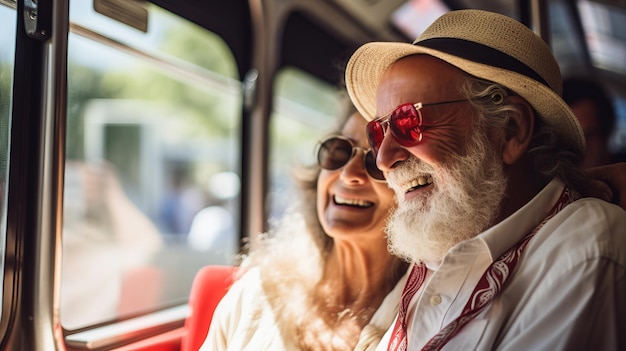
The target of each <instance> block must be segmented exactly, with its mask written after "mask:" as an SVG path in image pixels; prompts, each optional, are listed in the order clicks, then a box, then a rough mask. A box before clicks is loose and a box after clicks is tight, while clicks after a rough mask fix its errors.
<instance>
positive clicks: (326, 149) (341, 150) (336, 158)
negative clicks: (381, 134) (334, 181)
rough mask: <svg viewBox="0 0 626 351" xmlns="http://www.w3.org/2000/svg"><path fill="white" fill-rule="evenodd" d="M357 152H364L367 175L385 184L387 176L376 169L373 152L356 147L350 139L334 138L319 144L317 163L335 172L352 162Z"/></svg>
mask: <svg viewBox="0 0 626 351" xmlns="http://www.w3.org/2000/svg"><path fill="white" fill-rule="evenodd" d="M356 150H362V151H363V164H364V165H365V170H366V171H367V174H368V175H369V176H370V177H371V178H372V179H374V180H375V181H378V182H384V181H385V176H384V174H383V172H382V171H381V170H380V169H378V167H376V158H375V157H374V155H373V154H372V150H366V149H364V148H361V147H358V146H354V144H352V141H350V139H347V138H344V137H342V136H333V137H330V138H328V139H326V140H324V141H322V142H320V143H319V144H318V146H317V152H316V154H317V163H318V164H319V165H320V167H322V168H323V169H326V170H329V171H334V170H336V169H339V168H341V167H343V166H345V165H346V164H347V163H348V162H350V160H351V159H352V157H354V154H355V153H356Z"/></svg>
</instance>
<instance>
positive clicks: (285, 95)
mask: <svg viewBox="0 0 626 351" xmlns="http://www.w3.org/2000/svg"><path fill="white" fill-rule="evenodd" d="M274 92H275V93H276V98H275V101H274V111H273V113H272V116H271V121H270V157H269V158H270V159H269V162H270V190H269V191H270V194H269V210H270V213H269V218H270V222H271V221H272V220H273V219H276V218H280V216H281V215H282V213H283V212H284V210H285V209H286V208H287V207H288V206H289V205H290V204H291V203H293V184H292V179H291V175H290V172H291V170H292V168H293V167H294V166H295V165H298V164H301V165H310V164H313V163H314V162H315V157H314V156H315V155H314V151H315V146H316V143H317V142H318V141H319V140H320V139H321V138H322V137H323V136H324V135H325V134H326V133H328V132H329V131H331V130H333V128H334V127H335V126H336V124H337V122H336V121H337V118H338V117H339V113H341V112H340V111H341V110H342V108H341V107H342V106H341V104H342V103H343V100H342V94H341V93H340V92H339V90H338V89H337V88H336V87H334V86H332V85H330V84H328V83H325V82H322V81H320V80H319V79H317V78H315V77H313V76H311V75H309V74H307V73H306V72H303V71H301V70H298V69H295V68H284V69H282V70H281V71H279V72H278V74H277V78H276V82H275V88H274Z"/></svg>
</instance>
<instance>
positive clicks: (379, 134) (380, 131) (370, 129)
mask: <svg viewBox="0 0 626 351" xmlns="http://www.w3.org/2000/svg"><path fill="white" fill-rule="evenodd" d="M366 131H367V140H368V142H369V144H370V147H371V148H372V151H373V152H374V155H376V154H378V149H380V144H382V142H383V139H384V138H385V129H384V128H383V125H382V123H380V121H371V122H369V123H368V124H367V127H366Z"/></svg>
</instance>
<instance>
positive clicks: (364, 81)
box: [345, 42, 585, 154]
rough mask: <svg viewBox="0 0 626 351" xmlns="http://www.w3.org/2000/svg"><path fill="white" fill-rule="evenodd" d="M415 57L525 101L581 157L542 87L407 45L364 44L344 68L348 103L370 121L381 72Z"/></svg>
mask: <svg viewBox="0 0 626 351" xmlns="http://www.w3.org/2000/svg"><path fill="white" fill-rule="evenodd" d="M415 54H426V55H430V56H433V57H436V58H439V59H441V60H443V61H445V62H447V63H449V64H451V65H453V66H455V67H457V68H459V69H460V70H462V71H464V72H466V73H468V74H470V75H472V76H474V77H478V78H481V79H485V80H488V81H491V82H494V83H498V84H501V85H503V86H505V87H507V88H508V89H510V90H511V91H513V92H514V93H516V94H517V95H519V96H521V97H522V98H524V99H525V100H526V101H528V103H529V104H530V105H531V106H532V107H533V108H534V109H535V111H536V112H537V114H538V115H539V117H540V118H542V120H543V121H544V122H545V123H546V124H548V125H550V126H552V127H553V128H554V130H555V131H556V133H557V135H558V136H559V137H560V138H561V140H562V141H563V142H564V143H565V144H566V145H568V146H569V147H571V148H573V149H574V150H576V151H578V152H580V153H581V154H582V153H583V152H584V150H585V138H584V135H583V134H582V128H581V127H580V123H579V122H578V119H577V118H576V116H575V115H574V114H573V113H572V111H571V109H570V108H569V106H568V105H567V103H565V101H563V99H562V98H561V97H560V96H559V95H558V94H557V93H556V92H554V90H552V89H550V88H549V87H547V86H546V85H544V84H542V83H539V82H537V81H536V80H534V79H532V78H529V77H527V76H525V75H522V74H519V73H516V72H512V71H509V70H507V69H503V68H497V67H493V66H490V65H486V64H482V63H477V62H474V61H470V60H467V59H464V58H461V57H458V56H455V55H451V54H448V53H446V52H442V51H439V50H435V49H431V48H426V47H422V46H419V45H413V44H408V43H394V42H372V43H367V44H365V45H363V46H361V47H360V48H359V49H358V50H357V51H356V52H355V53H354V54H353V55H352V57H351V58H350V61H349V62H348V65H347V66H346V76H345V79H346V87H347V90H348V94H349V95H350V99H351V100H352V102H353V103H354V105H355V107H356V109H357V110H358V111H359V113H360V114H361V115H363V117H365V119H367V120H368V121H371V120H372V119H374V118H375V116H376V90H377V87H378V85H379V83H380V80H381V79H382V76H383V74H384V73H385V71H386V70H387V69H388V68H389V66H390V65H391V64H393V63H394V62H395V61H397V60H399V59H400V58H402V57H406V56H410V55H415Z"/></svg>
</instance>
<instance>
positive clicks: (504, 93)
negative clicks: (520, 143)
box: [462, 77, 588, 191]
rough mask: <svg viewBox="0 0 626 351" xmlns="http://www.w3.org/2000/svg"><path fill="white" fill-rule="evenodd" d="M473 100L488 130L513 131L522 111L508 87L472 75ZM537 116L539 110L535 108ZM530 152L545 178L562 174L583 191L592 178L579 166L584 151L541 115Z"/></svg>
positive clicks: (469, 86)
mask: <svg viewBox="0 0 626 351" xmlns="http://www.w3.org/2000/svg"><path fill="white" fill-rule="evenodd" d="M462 93H464V94H465V95H466V96H467V98H468V99H470V101H471V103H472V104H473V105H474V106H475V107H476V108H477V110H478V113H479V115H480V116H482V118H480V119H479V123H483V124H484V125H485V126H486V127H487V128H488V130H490V131H494V132H496V133H500V135H501V136H503V135H506V134H508V133H510V132H512V131H513V129H514V128H515V127H514V125H513V124H512V123H511V116H512V115H513V114H516V113H521V111H520V108H519V106H517V105H515V104H513V103H511V102H510V101H509V99H508V97H509V96H511V95H515V94H514V93H513V92H511V91H510V90H509V89H507V88H506V87H504V86H502V85H500V84H496V83H493V82H490V81H486V80H483V79H478V78H474V77H469V78H468V79H467V80H466V82H465V84H464V86H463V87H462ZM533 112H534V113H535V116H538V114H537V112H536V111H535V110H534V109H533ZM528 156H529V157H530V158H531V160H532V163H533V165H534V170H535V173H536V174H537V175H538V176H539V177H541V178H542V179H543V180H545V181H549V180H550V179H552V178H554V177H559V178H560V179H562V180H563V181H564V182H565V184H567V185H568V186H570V187H571V188H573V189H575V190H578V191H581V190H583V189H584V188H586V187H587V186H588V180H587V178H585V176H584V174H583V173H582V171H581V170H580V169H579V168H578V165H580V163H581V161H582V158H583V155H582V154H580V153H579V152H575V151H572V150H570V149H569V148H568V147H567V146H566V145H564V144H563V143H562V142H561V141H560V140H559V138H558V137H557V134H556V133H555V130H554V126H551V125H549V124H547V123H545V122H544V121H543V119H541V118H537V119H535V127H534V131H533V137H532V139H531V142H530V146H529V149H528Z"/></svg>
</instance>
